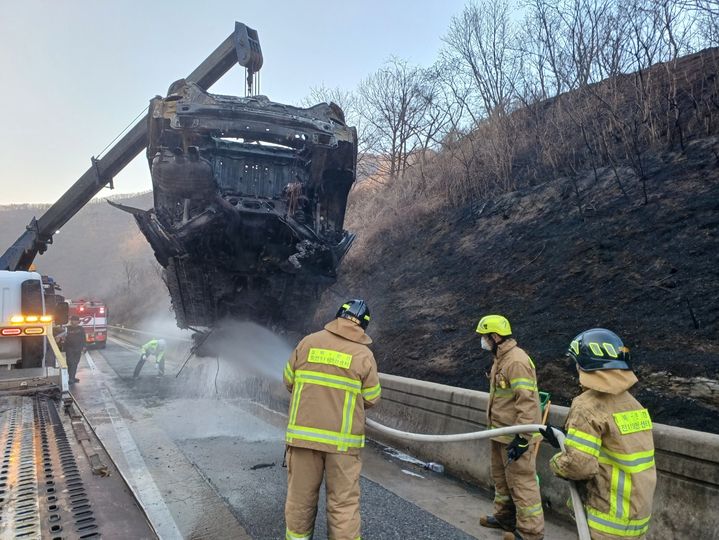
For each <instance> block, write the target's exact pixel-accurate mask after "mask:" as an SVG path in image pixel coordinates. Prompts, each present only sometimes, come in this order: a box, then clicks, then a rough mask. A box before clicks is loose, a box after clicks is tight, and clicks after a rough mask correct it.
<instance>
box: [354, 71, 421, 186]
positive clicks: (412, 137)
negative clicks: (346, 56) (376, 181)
mask: <svg viewBox="0 0 719 540" xmlns="http://www.w3.org/2000/svg"><path fill="white" fill-rule="evenodd" d="M425 84H426V80H425V73H424V71H423V70H422V69H420V68H419V67H416V66H411V65H409V64H408V63H407V62H405V61H404V60H400V59H397V58H393V59H391V60H390V61H389V62H387V64H386V65H385V66H384V67H382V68H381V69H379V70H378V71H377V72H376V73H374V74H373V75H371V76H369V77H367V78H366V79H365V80H364V81H362V84H361V85H360V88H359V95H360V96H361V98H362V103H363V108H362V111H361V116H362V118H363V120H364V121H365V122H367V124H368V127H369V129H371V130H372V132H373V136H372V143H373V146H372V152H373V153H374V154H375V155H377V156H378V157H379V158H380V160H379V166H380V170H381V171H382V172H384V173H386V174H387V175H388V176H389V177H390V178H392V179H394V178H397V177H399V176H401V175H402V174H403V173H404V172H405V171H406V170H407V168H408V167H409V166H410V164H411V158H412V157H413V156H414V153H415V151H416V150H417V149H418V148H420V147H421V137H420V132H421V128H422V126H423V123H424V115H425V112H426V111H427V108H428V105H429V102H428V100H427V97H426V88H425Z"/></svg>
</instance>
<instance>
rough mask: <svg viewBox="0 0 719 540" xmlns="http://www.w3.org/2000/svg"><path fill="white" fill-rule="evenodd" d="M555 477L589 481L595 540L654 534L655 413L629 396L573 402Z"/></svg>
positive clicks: (595, 395) (587, 396) (591, 393)
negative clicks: (652, 516) (652, 414)
mask: <svg viewBox="0 0 719 540" xmlns="http://www.w3.org/2000/svg"><path fill="white" fill-rule="evenodd" d="M566 428H567V439H566V441H565V447H566V449H565V451H564V452H561V453H559V454H556V455H555V456H554V457H553V458H552V459H551V461H550V467H551V468H552V470H553V471H554V472H555V474H557V475H559V476H562V477H564V478H569V479H571V480H584V481H586V492H587V495H586V500H585V501H584V502H585V506H586V510H587V521H588V523H589V527H590V530H591V533H592V538H638V537H641V536H643V535H644V534H645V533H646V532H647V530H648V529H649V519H650V516H651V511H652V500H653V498H654V488H655V486H656V481H657V476H656V467H655V464H654V440H653V438H652V431H651V430H652V422H651V418H650V417H649V413H648V412H647V410H646V409H644V408H643V407H642V406H641V404H640V403H639V402H638V401H637V400H636V399H634V397H633V396H632V395H631V394H629V392H626V391H622V392H620V393H618V394H608V393H604V392H598V391H596V390H586V391H585V392H584V393H582V394H581V395H580V396H578V397H576V398H575V399H574V401H573V402H572V407H571V409H570V410H569V416H568V417H567V423H566Z"/></svg>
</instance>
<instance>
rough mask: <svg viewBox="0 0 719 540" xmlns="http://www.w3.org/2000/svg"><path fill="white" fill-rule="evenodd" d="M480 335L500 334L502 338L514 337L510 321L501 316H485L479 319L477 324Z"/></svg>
mask: <svg viewBox="0 0 719 540" xmlns="http://www.w3.org/2000/svg"><path fill="white" fill-rule="evenodd" d="M477 333H478V334H499V335H500V336H510V335H512V327H511V326H509V321H508V320H507V319H506V317H502V316H501V315H485V316H484V317H482V318H481V319H479V324H477Z"/></svg>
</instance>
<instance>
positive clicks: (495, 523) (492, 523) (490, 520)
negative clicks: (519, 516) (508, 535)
mask: <svg viewBox="0 0 719 540" xmlns="http://www.w3.org/2000/svg"><path fill="white" fill-rule="evenodd" d="M479 524H480V525H481V526H482V527H488V528H490V529H504V530H505V531H513V530H514V524H513V523H505V522H504V521H499V520H498V519H497V518H496V517H494V516H493V515H492V514H489V515H487V516H482V517H481V518H479Z"/></svg>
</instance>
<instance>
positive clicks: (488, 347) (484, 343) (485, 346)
mask: <svg viewBox="0 0 719 540" xmlns="http://www.w3.org/2000/svg"><path fill="white" fill-rule="evenodd" d="M482 348H483V349H484V350H485V351H491V350H492V345H491V344H490V343H489V342H488V341H487V338H484V337H483V338H482Z"/></svg>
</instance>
